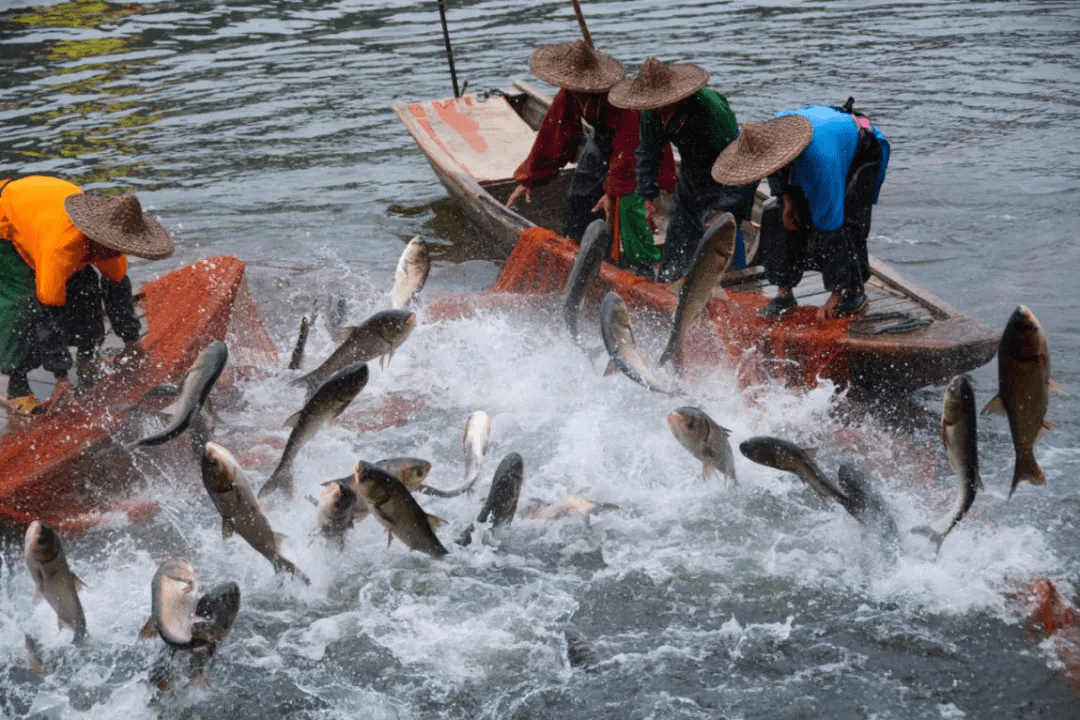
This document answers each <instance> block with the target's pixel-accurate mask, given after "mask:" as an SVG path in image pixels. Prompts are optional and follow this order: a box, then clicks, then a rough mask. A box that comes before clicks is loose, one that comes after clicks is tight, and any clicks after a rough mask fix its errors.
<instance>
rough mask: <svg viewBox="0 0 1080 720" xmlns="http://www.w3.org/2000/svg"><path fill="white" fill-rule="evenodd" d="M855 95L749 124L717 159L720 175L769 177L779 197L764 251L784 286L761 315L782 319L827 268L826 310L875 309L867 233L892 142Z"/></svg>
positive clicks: (766, 224) (764, 227) (769, 212)
mask: <svg viewBox="0 0 1080 720" xmlns="http://www.w3.org/2000/svg"><path fill="white" fill-rule="evenodd" d="M853 102H854V100H852V99H849V100H848V102H847V104H846V105H845V106H844V107H834V106H831V105H809V106H806V107H803V108H801V109H799V110H782V111H780V112H779V113H777V116H776V117H774V118H773V119H772V120H769V121H768V122H766V123H763V124H761V123H746V124H745V125H743V127H742V132H741V133H740V134H739V139H738V140H737V141H735V142H734V143H732V144H731V145H730V146H729V147H728V148H727V149H726V150H725V151H724V152H723V153H722V154H721V155H720V157H718V158H717V159H716V163H715V164H714V166H713V170H712V175H713V178H714V179H715V180H716V181H717V182H747V181H752V180H757V179H760V178H763V177H769V184H770V186H772V188H773V193H774V195H777V198H774V199H773V200H770V201H769V202H768V203H766V205H765V208H764V212H763V214H762V218H761V251H760V252H761V253H762V254H763V260H764V262H763V264H764V266H765V277H766V279H767V280H768V281H769V282H770V283H772V284H774V285H776V286H777V288H778V291H777V294H776V297H774V298H773V299H772V300H771V301H770V302H769V304H768V305H766V306H765V307H764V308H763V309H762V310H761V312H759V315H762V316H764V317H779V316H781V315H783V314H784V313H785V312H787V311H788V310H790V309H791V308H793V307H795V305H796V304H797V302H796V300H795V295H794V288H795V286H796V285H798V284H799V281H800V280H801V279H802V276H803V271H804V270H808V269H815V270H820V271H821V277H822V281H823V282H824V284H825V289H826V290H828V291H829V292H830V293H831V294H830V296H829V299H828V301H826V303H825V306H824V308H823V314H824V316H825V317H826V318H834V317H845V316H851V315H858V314H860V313H862V312H864V311H865V309H866V304H867V299H866V293H865V292H864V284H865V283H866V281H867V280H868V279H869V278H870V256H869V252H868V250H867V245H866V239H867V237H868V236H869V234H870V211H871V206H872V205H873V204H874V203H876V202H877V198H878V192H879V191H880V189H881V183H882V182H883V181H884V180H885V168H886V166H887V165H888V164H889V142H888V141H887V140H886V139H885V136H884V135H882V134H881V132H880V131H879V130H878V129H877V128H876V127H874V126H873V124H872V123H871V122H870V121H869V120H868V119H867V118H866V117H865V116H863V115H862V114H860V113H858V112H856V111H854V110H853V109H852V107H851V106H852V103H853Z"/></svg>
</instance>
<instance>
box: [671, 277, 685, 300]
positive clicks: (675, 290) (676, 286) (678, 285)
mask: <svg viewBox="0 0 1080 720" xmlns="http://www.w3.org/2000/svg"><path fill="white" fill-rule="evenodd" d="M685 284H686V278H685V277H681V278H679V279H678V280H676V281H675V282H670V283H668V284H667V290H668V292H669V293H671V294H672V295H676V296H677V295H678V294H679V292H680V291H681V290H682V287H683V285H685Z"/></svg>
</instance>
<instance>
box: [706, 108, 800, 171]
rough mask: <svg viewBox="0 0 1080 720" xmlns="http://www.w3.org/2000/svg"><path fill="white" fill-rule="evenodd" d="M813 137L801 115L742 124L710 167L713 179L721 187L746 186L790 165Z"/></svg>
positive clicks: (782, 116) (783, 116)
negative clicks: (737, 132) (736, 134)
mask: <svg viewBox="0 0 1080 720" xmlns="http://www.w3.org/2000/svg"><path fill="white" fill-rule="evenodd" d="M813 137H814V125H813V123H811V122H810V120H809V119H807V118H805V117H803V116H802V115H781V116H780V117H775V118H773V119H772V120H769V121H768V122H765V123H744V124H743V126H742V127H741V128H740V129H739V136H738V137H737V138H735V140H733V141H732V142H731V143H729V144H728V146H727V147H726V148H724V151H723V152H722V153H720V155H719V156H718V157H717V158H716V162H714V163H713V166H712V178H713V180H715V181H716V182H718V183H720V184H721V185H748V184H750V183H752V182H754V181H755V180H760V179H761V178H763V177H767V176H769V175H771V174H773V173H774V172H776V171H777V170H779V169H780V168H782V167H784V166H785V165H787V164H788V163H790V162H791V161H792V160H794V159H795V158H796V157H798V155H799V153H801V152H802V151H803V149H804V148H806V146H807V145H809V144H810V139H811V138H813Z"/></svg>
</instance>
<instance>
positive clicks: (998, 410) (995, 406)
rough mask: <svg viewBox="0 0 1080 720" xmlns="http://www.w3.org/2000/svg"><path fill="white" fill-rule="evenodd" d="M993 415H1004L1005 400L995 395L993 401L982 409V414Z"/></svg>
mask: <svg viewBox="0 0 1080 720" xmlns="http://www.w3.org/2000/svg"><path fill="white" fill-rule="evenodd" d="M988 413H994V414H996V415H1005V414H1007V413H1006V411H1005V400H1003V399H1002V397H1001V396H1000V395H995V396H994V397H993V399H992V400H991V401H990V402H988V403H986V407H984V408H983V409H982V414H983V415H986V414H988Z"/></svg>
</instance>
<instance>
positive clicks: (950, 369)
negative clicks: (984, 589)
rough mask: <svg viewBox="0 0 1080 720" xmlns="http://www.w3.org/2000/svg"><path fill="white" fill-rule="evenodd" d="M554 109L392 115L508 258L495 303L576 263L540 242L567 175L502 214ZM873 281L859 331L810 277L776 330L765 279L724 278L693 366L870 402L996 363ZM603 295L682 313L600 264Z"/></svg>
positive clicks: (506, 103) (890, 274) (532, 103)
mask: <svg viewBox="0 0 1080 720" xmlns="http://www.w3.org/2000/svg"><path fill="white" fill-rule="evenodd" d="M549 104H550V98H548V97H547V96H546V95H544V94H543V93H541V92H539V91H538V90H536V89H535V88H533V87H532V86H530V85H529V84H527V83H523V82H516V83H515V84H514V86H513V87H512V88H511V89H510V90H509V91H507V92H505V93H497V94H491V95H487V96H485V95H465V96H463V97H461V98H457V99H454V98H449V99H443V100H429V101H424V102H414V103H401V102H398V103H395V104H394V111H395V112H396V113H397V115H398V117H399V118H401V120H402V122H404V123H405V126H406V127H407V128H408V130H409V132H410V133H411V134H412V136H413V138H414V139H415V141H416V143H417V145H419V147H420V149H421V150H422V151H423V152H424V154H425V156H426V157H427V159H428V161H429V162H430V163H431V166H432V168H434V170H435V173H436V175H438V177H439V179H440V180H441V181H442V183H443V185H444V186H445V187H446V190H447V192H448V193H449V194H450V197H451V199H453V200H454V201H455V202H456V203H457V204H458V205H459V206H460V207H461V209H462V211H463V212H464V213H465V215H466V216H467V217H468V218H469V220H470V221H471V222H472V223H473V224H475V225H476V226H477V228H479V230H480V231H481V232H483V233H485V234H486V235H487V236H489V237H490V238H491V239H492V240H493V241H494V242H496V243H498V244H499V245H500V246H501V247H503V248H504V249H505V250H506V251H507V252H508V253H509V258H508V259H507V262H506V264H505V266H504V268H503V271H502V274H501V275H500V278H499V280H498V281H497V282H496V283H495V285H494V286H493V288H492V289H493V290H495V291H499V292H516V293H544V294H547V293H557V292H560V291H561V290H562V287H563V284H564V283H565V280H566V277H567V275H568V274H569V271H570V267H571V265H572V263H573V259H574V253H575V250H576V245H575V244H574V243H573V242H572V241H570V240H568V239H566V238H561V237H559V236H558V235H556V234H555V233H554V232H551V231H550V230H547V228H553V227H559V226H560V225H561V216H562V206H563V198H564V197H565V194H566V190H567V188H568V186H569V181H570V177H571V175H572V172H573V170H572V168H569V167H568V168H565V169H564V170H563V171H562V172H561V173H560V175H559V176H558V177H557V178H556V179H555V180H553V181H552V182H551V183H549V184H547V185H545V186H543V187H539V188H535V189H534V190H533V199H532V202H531V203H528V204H526V203H524V202H521V203H519V204H518V207H517V209H516V210H511V209H509V208H506V207H505V206H504V205H503V203H504V202H505V200H506V198H508V197H509V195H510V192H511V191H512V190H513V188H514V185H515V183H514V181H513V179H512V176H513V172H514V170H515V168H516V167H517V166H518V164H520V162H521V161H522V160H523V159H524V158H525V157H526V155H527V154H528V152H529V149H530V148H531V147H532V143H533V139H534V137H535V135H536V128H538V127H539V125H540V122H541V121H542V119H543V117H544V113H545V111H546V109H547V107H548V105H549ZM763 187H764V184H763ZM762 192H763V191H759V199H761V195H762ZM743 230H744V235H746V236H747V246H748V247H749V248H753V247H755V246H756V235H757V233H756V227H755V226H754V225H753V223H746V224H744V226H743ZM871 272H872V277H871V279H870V281H869V282H868V284H867V294H868V296H869V298H870V305H869V310H868V312H867V314H866V315H864V316H863V317H862V318H859V319H857V320H854V321H853V320H851V319H850V318H848V319H837V320H823V319H819V317H818V312H817V310H818V306H820V305H821V304H822V303H823V302H824V301H825V299H826V297H827V294H826V293H825V291H824V290H823V289H822V283H821V276H820V273H816V272H814V273H807V274H806V276H805V277H804V279H803V281H802V283H801V284H800V285H799V287H797V288H796V289H795V295H796V297H797V298H798V300H799V306H798V307H797V308H796V309H795V310H793V311H792V312H790V313H788V314H787V315H785V316H784V318H783V319H782V320H779V321H776V320H767V319H764V318H759V317H757V315H756V312H757V310H758V309H760V308H761V307H763V306H764V305H765V304H766V303H767V302H768V299H769V298H771V297H772V296H773V295H774V294H775V291H776V288H774V287H772V286H770V285H769V284H768V283H767V282H766V280H765V278H764V271H763V270H762V268H761V267H758V266H751V267H750V268H747V269H745V270H739V271H733V272H730V273H728V275H727V276H726V277H725V278H724V279H723V281H722V285H723V286H724V287H725V288H726V289H727V293H728V298H729V299H728V300H727V301H726V302H725V301H724V300H723V299H721V298H713V299H712V300H711V301H710V303H709V305H708V307H707V308H706V314H707V316H708V318H707V319H708V321H709V324H711V325H712V329H713V332H712V333H711V334H710V333H707V332H702V326H703V325H705V324H704V323H698V326H697V327H696V328H695V332H694V333H692V335H693V337H692V338H690V350H691V356H692V357H695V358H696V361H697V362H699V363H701V364H704V365H706V366H709V365H716V364H717V363H718V362H720V361H722V360H723V359H724V358H726V359H727V361H728V362H729V363H730V364H731V365H732V366H738V367H739V368H740V369H741V371H742V372H743V374H744V377H745V378H746V380H747V381H748V382H754V381H759V380H761V379H764V378H768V377H773V378H779V379H781V380H783V381H785V382H787V383H789V384H792V385H802V386H812V385H814V384H816V383H817V381H818V380H819V379H820V378H827V379H829V380H832V381H834V382H836V383H838V384H840V385H851V386H853V387H854V388H856V389H860V390H866V391H871V392H881V391H895V390H901V391H908V390H913V389H916V388H920V387H923V386H926V385H931V384H937V383H944V382H946V381H948V380H949V379H950V378H951V377H952V376H953V375H955V374H957V373H962V372H967V371H970V370H973V369H974V368H977V367H979V366H981V365H983V364H985V363H987V362H988V361H989V360H990V359H991V358H993V356H994V353H995V352H996V350H997V344H998V339H999V337H1000V335H999V333H998V332H996V331H995V330H993V329H992V328H990V327H988V326H987V325H985V324H984V323H982V322H980V321H978V320H976V319H974V318H972V317H970V316H968V315H966V314H964V313H963V312H961V311H960V310H958V309H956V308H954V307H952V306H951V305H949V304H948V303H946V302H944V301H943V300H941V299H940V298H937V297H936V296H934V295H933V294H932V293H930V292H928V291H927V290H925V289H923V288H920V287H918V286H917V285H916V284H915V283H913V282H911V281H909V280H907V279H906V278H904V277H903V276H902V275H900V274H899V273H898V272H896V271H895V270H893V269H892V268H890V267H889V266H888V265H887V264H886V263H884V262H881V261H880V260H878V259H876V258H873V257H871ZM609 290H616V291H617V292H618V293H619V294H620V296H622V297H623V300H624V301H626V302H627V304H628V305H629V307H630V309H631V313H645V314H647V315H651V316H652V317H653V320H654V321H659V317H663V316H667V317H670V314H671V313H672V312H673V311H674V308H675V305H676V302H677V300H676V297H675V295H674V294H673V293H672V292H671V291H670V290H669V289H668V288H667V287H666V286H664V285H662V284H659V283H655V282H651V281H649V280H646V279H644V278H642V277H638V276H636V275H634V274H633V273H631V272H629V271H627V270H622V269H620V268H618V267H616V266H615V265H613V264H611V263H605V264H604V266H603V268H602V270H601V273H600V278H599V282H598V283H596V284H595V287H594V288H593V289H592V291H591V293H590V296H589V297H591V301H592V302H593V303H597V302H598V301H599V298H601V297H602V296H603V295H604V294H605V293H606V292H607V291H609ZM657 314H659V317H658V316H657Z"/></svg>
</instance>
